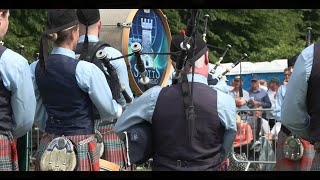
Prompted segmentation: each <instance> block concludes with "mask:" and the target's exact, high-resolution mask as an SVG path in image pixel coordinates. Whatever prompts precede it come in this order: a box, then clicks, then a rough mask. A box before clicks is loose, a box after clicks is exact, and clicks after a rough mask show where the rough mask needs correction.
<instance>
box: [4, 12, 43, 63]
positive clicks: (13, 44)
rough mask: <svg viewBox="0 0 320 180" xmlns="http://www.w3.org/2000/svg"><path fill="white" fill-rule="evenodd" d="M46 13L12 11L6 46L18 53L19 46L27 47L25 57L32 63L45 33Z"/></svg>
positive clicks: (5, 40)
mask: <svg viewBox="0 0 320 180" xmlns="http://www.w3.org/2000/svg"><path fill="white" fill-rule="evenodd" d="M45 22H46V11H45V10H42V9H12V10H10V17H9V28H8V32H7V34H6V37H5V39H4V42H5V45H6V46H7V47H9V48H11V49H13V50H15V51H18V46H19V44H22V45H24V46H25V51H24V57H26V59H27V60H28V61H29V63H31V62H32V61H34V59H35V53H36V52H38V49H39V44H40V37H41V33H42V32H43V31H44V27H45Z"/></svg>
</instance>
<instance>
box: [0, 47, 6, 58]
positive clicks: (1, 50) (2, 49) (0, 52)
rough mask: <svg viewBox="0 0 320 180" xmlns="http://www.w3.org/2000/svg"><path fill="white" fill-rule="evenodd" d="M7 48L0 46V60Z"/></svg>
mask: <svg viewBox="0 0 320 180" xmlns="http://www.w3.org/2000/svg"><path fill="white" fill-rule="evenodd" d="M6 49H7V48H6V47H5V46H2V45H0V58H1V56H2V54H3V52H4V51H5V50H6Z"/></svg>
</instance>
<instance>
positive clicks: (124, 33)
mask: <svg viewBox="0 0 320 180" xmlns="http://www.w3.org/2000/svg"><path fill="white" fill-rule="evenodd" d="M138 11H139V9H133V10H131V12H130V13H129V15H128V16H127V19H126V22H131V23H132V21H133V19H134V16H135V15H136V14H137V12H138ZM155 11H156V13H157V14H158V15H159V16H160V18H161V22H162V24H163V26H164V29H165V32H166V36H167V39H168V49H170V42H171V32H170V28H169V24H168V21H167V19H166V18H165V16H164V14H163V13H162V11H161V10H160V9H155ZM130 29H131V28H124V29H123V31H122V52H123V54H128V47H125V46H123V45H124V44H129V35H130ZM124 59H125V62H126V64H127V66H129V65H130V61H129V58H128V57H125V58H124ZM170 70H171V59H170V55H169V57H168V64H167V68H166V70H165V71H164V76H162V78H161V80H160V83H159V85H160V86H162V87H164V86H166V85H167V81H168V79H169V75H170ZM128 76H129V84H130V87H131V89H132V91H133V92H135V93H137V94H138V95H141V94H143V92H142V90H141V89H140V88H139V86H138V84H137V82H136V81H135V79H134V77H133V73H132V70H131V66H130V69H129V68H128Z"/></svg>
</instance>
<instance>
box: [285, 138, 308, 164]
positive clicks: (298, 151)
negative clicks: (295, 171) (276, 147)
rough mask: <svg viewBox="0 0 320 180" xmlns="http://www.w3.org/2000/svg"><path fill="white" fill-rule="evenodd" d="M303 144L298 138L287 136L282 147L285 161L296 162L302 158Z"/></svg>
mask: <svg viewBox="0 0 320 180" xmlns="http://www.w3.org/2000/svg"><path fill="white" fill-rule="evenodd" d="M303 150H304V147H303V144H302V143H301V140H300V138H298V137H295V136H289V137H287V139H286V140H285V144H284V147H283V151H284V156H285V158H286V159H288V160H291V161H298V160H300V159H301V158H302V156H303Z"/></svg>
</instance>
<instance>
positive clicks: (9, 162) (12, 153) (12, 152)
mask: <svg viewBox="0 0 320 180" xmlns="http://www.w3.org/2000/svg"><path fill="white" fill-rule="evenodd" d="M9 136H10V137H8V136H6V135H2V134H0V171H19V166H18V154H17V148H16V143H15V141H14V139H13V137H12V135H9Z"/></svg>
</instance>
